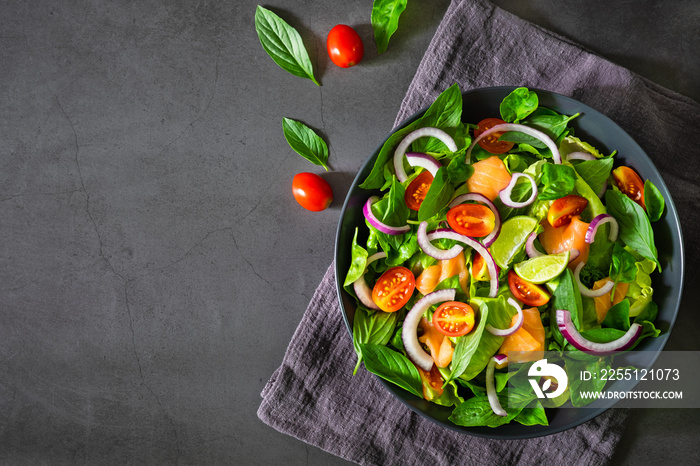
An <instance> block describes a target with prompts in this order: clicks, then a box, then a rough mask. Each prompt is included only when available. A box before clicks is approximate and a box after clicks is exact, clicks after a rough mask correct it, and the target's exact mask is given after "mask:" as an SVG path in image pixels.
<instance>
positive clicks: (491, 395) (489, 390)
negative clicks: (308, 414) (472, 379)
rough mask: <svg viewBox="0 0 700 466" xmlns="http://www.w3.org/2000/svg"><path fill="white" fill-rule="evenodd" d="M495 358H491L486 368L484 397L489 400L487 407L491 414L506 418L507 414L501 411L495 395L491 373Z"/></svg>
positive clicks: (495, 362)
mask: <svg viewBox="0 0 700 466" xmlns="http://www.w3.org/2000/svg"><path fill="white" fill-rule="evenodd" d="M499 356H500V355H499ZM497 357H498V356H494V357H492V358H491V359H490V360H489V363H488V365H487V366H486V396H487V397H488V399H489V405H491V409H492V410H493V414H495V415H497V416H507V415H508V413H507V412H506V410H505V409H503V406H501V402H500V401H498V393H496V380H495V377H494V375H493V372H494V369H495V366H496V364H497V363H498V361H497V360H496V358H497Z"/></svg>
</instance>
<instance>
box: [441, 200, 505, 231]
mask: <svg viewBox="0 0 700 466" xmlns="http://www.w3.org/2000/svg"><path fill="white" fill-rule="evenodd" d="M447 223H449V224H450V228H452V229H453V230H454V231H456V232H457V233H460V234H462V235H465V236H470V237H473V238H479V237H481V236H486V235H488V234H489V233H491V232H492V231H493V228H494V227H495V226H496V216H495V215H494V213H493V212H492V211H491V209H489V208H488V207H486V206H484V205H481V204H459V205H456V206H454V207H453V208H451V209H450V210H449V211H448V212H447Z"/></svg>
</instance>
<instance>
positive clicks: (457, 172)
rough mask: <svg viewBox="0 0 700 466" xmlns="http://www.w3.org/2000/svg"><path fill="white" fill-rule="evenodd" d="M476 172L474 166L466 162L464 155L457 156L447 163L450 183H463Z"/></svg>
mask: <svg viewBox="0 0 700 466" xmlns="http://www.w3.org/2000/svg"><path fill="white" fill-rule="evenodd" d="M473 174H474V166H473V165H471V164H466V163H464V158H463V157H455V158H453V159H452V160H451V161H450V163H449V164H448V165H447V176H448V178H449V179H450V183H452V184H454V185H458V184H462V183H464V182H465V181H467V180H468V179H469V178H470V177H471V176H472V175H473Z"/></svg>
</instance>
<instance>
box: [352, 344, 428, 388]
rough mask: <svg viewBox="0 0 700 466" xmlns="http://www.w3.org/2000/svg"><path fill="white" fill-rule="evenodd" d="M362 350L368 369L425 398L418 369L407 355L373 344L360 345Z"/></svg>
mask: <svg viewBox="0 0 700 466" xmlns="http://www.w3.org/2000/svg"><path fill="white" fill-rule="evenodd" d="M360 351H361V352H362V357H363V358H364V361H365V368H366V369H367V370H368V371H370V372H371V373H373V374H375V375H378V376H379V377H381V378H382V379H384V380H386V381H387V382H391V383H393V384H396V385H398V386H399V387H401V388H403V389H404V390H407V391H409V392H411V393H413V394H414V395H416V396H418V397H420V398H423V382H422V381H421V378H420V374H419V373H418V369H416V366H414V365H413V363H412V362H411V361H410V360H409V359H408V358H407V357H406V356H404V355H403V354H401V353H397V352H396V351H393V350H391V349H389V348H387V347H386V346H381V345H373V344H362V345H360Z"/></svg>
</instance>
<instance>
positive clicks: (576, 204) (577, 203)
mask: <svg viewBox="0 0 700 466" xmlns="http://www.w3.org/2000/svg"><path fill="white" fill-rule="evenodd" d="M587 205H588V200H586V198H585V197H581V196H577V195H575V194H569V195H568V196H564V197H560V198H559V199H557V200H556V201H554V202H553V203H552V205H551V206H549V210H548V211H547V220H548V221H549V224H550V225H552V226H553V227H554V228H559V227H563V226H565V225H568V224H569V223H571V217H573V216H574V215H578V214H580V213H581V212H583V209H585V208H586V206H587Z"/></svg>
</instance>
